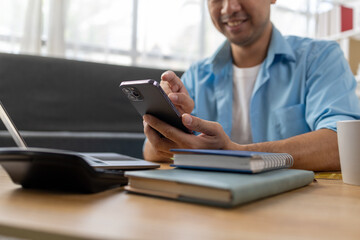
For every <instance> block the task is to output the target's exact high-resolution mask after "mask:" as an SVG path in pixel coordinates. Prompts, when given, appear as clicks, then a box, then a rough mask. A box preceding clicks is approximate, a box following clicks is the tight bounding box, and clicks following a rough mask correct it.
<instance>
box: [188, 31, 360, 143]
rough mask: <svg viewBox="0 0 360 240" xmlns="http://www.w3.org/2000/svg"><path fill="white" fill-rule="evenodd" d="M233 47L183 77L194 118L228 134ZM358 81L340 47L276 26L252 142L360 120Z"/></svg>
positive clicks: (254, 101)
mask: <svg viewBox="0 0 360 240" xmlns="http://www.w3.org/2000/svg"><path fill="white" fill-rule="evenodd" d="M232 64H233V63H232V57H231V47H230V43H229V42H228V41H226V42H225V43H224V44H223V45H222V46H221V47H220V48H219V49H218V50H217V51H216V52H215V54H214V55H213V56H212V57H210V58H207V59H204V60H202V61H199V62H197V63H195V64H193V65H192V66H191V67H190V68H189V70H187V71H186V72H185V73H184V75H183V76H182V81H183V82H184V84H185V86H186V88H187V90H188V91H189V94H190V96H191V97H192V98H193V99H194V102H195V108H194V111H193V113H192V114H193V115H195V116H198V117H200V118H202V119H205V120H211V121H217V122H219V123H220V124H221V125H222V127H223V129H224V131H225V132H226V134H228V135H229V136H230V133H231V128H232V124H233V123H232V119H233V118H232V104H233V96H232V94H233V90H232V88H233V69H232ZM355 88H356V81H355V79H354V76H353V74H352V72H351V70H350V68H349V65H348V63H347V61H346V59H345V58H344V55H343V52H342V51H341V49H340V47H339V45H338V44H337V43H336V42H333V41H319V40H313V39H308V38H300V37H296V36H288V37H284V36H282V35H281V33H280V32H279V31H278V30H277V29H276V28H275V27H274V26H273V31H272V36H271V42H270V45H269V49H268V53H267V57H266V59H265V60H264V62H263V63H262V65H261V68H260V71H259V74H258V76H257V79H256V82H255V86H254V90H253V92H252V96H251V103H250V122H251V132H252V137H253V142H264V141H274V140H280V139H284V138H288V137H292V136H295V135H299V134H302V133H307V132H310V131H314V130H318V129H322V128H327V129H332V130H334V131H336V122H337V121H340V120H348V119H360V106H359V100H358V98H357V96H356V94H355Z"/></svg>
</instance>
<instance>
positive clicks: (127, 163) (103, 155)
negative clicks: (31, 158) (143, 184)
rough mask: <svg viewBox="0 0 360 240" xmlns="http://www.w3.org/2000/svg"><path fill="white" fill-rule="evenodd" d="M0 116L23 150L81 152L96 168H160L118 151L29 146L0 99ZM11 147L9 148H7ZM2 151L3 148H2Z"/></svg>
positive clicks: (157, 165)
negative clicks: (83, 150) (75, 150)
mask: <svg viewBox="0 0 360 240" xmlns="http://www.w3.org/2000/svg"><path fill="white" fill-rule="evenodd" d="M0 118H1V120H2V122H3V123H4V125H5V127H6V129H7V130H8V131H9V133H10V135H11V137H12V138H13V140H14V141H15V143H16V145H17V146H18V148H19V149H20V150H19V152H22V151H21V150H24V151H23V152H26V151H30V150H32V151H35V150H36V151H40V150H41V151H44V152H47V153H48V152H52V151H53V152H61V153H69V154H70V153H71V154H80V155H82V156H83V157H84V159H85V160H86V161H87V162H88V163H89V164H90V165H91V166H92V167H94V168H104V169H150V168H158V167H160V165H159V164H156V163H152V162H148V161H145V160H143V159H139V158H134V157H130V156H127V155H123V154H118V153H109V152H95V153H90V152H89V153H77V152H72V151H66V150H57V149H45V148H44V149H40V148H29V147H28V146H27V144H26V142H25V140H24V139H23V137H22V136H21V135H20V132H19V131H18V130H17V128H16V126H15V124H14V123H13V121H12V120H11V118H10V116H9V114H8V113H7V111H6V109H5V107H4V105H3V104H2V103H1V101H0ZM7 149H9V148H7ZM0 151H1V148H0Z"/></svg>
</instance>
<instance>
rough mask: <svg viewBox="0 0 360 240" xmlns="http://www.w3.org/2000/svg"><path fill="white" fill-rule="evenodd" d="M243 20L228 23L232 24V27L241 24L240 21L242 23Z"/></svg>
mask: <svg viewBox="0 0 360 240" xmlns="http://www.w3.org/2000/svg"><path fill="white" fill-rule="evenodd" d="M242 22H243V21H234V22H228V23H227V24H228V25H229V26H230V27H235V26H237V25H240V23H242Z"/></svg>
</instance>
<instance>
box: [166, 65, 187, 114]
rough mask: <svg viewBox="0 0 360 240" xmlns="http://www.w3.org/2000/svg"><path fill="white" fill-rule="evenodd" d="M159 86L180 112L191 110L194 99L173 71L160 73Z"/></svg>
mask: <svg viewBox="0 0 360 240" xmlns="http://www.w3.org/2000/svg"><path fill="white" fill-rule="evenodd" d="M160 86H161V87H162V88H163V90H164V91H165V93H166V94H167V95H168V97H169V98H170V100H171V101H172V103H173V104H174V105H175V107H176V108H177V109H178V110H179V112H180V113H181V114H183V113H191V112H192V110H193V109H194V101H193V100H192V98H191V97H190V96H189V93H188V91H187V90H186V88H185V86H184V84H183V83H182V82H181V80H180V78H179V77H178V76H176V74H175V73H174V72H172V71H166V72H164V73H163V74H162V75H161V82H160Z"/></svg>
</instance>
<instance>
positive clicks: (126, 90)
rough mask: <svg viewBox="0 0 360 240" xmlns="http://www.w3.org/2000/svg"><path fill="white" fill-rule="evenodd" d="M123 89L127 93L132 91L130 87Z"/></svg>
mask: <svg viewBox="0 0 360 240" xmlns="http://www.w3.org/2000/svg"><path fill="white" fill-rule="evenodd" d="M122 91H123V92H124V93H125V94H129V93H131V91H130V89H128V88H123V89H122Z"/></svg>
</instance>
